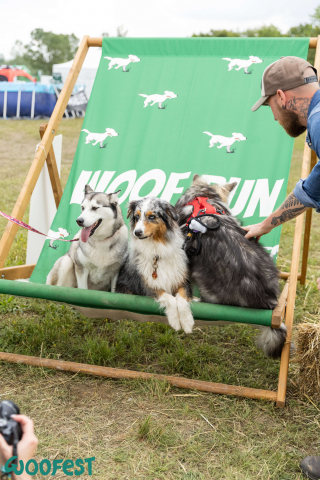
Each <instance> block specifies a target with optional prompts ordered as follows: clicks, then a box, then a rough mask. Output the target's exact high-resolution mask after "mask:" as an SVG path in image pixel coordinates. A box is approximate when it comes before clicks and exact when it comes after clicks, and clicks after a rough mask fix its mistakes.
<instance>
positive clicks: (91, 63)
mask: <svg viewBox="0 0 320 480" xmlns="http://www.w3.org/2000/svg"><path fill="white" fill-rule="evenodd" d="M100 58H101V49H100V48H94V49H91V50H89V51H88V55H87V56H86V58H85V61H84V62H83V67H82V69H81V71H80V73H79V76H78V80H77V83H78V84H81V85H85V92H86V95H87V98H89V97H90V95H91V90H92V87H93V84H94V79H95V77H96V73H97V70H98V67H99V62H100ZM72 64H73V60H70V62H66V63H57V64H55V65H53V66H52V73H56V74H61V80H62V82H63V83H64V82H65V81H66V79H67V77H68V74H69V72H70V68H71V67H72Z"/></svg>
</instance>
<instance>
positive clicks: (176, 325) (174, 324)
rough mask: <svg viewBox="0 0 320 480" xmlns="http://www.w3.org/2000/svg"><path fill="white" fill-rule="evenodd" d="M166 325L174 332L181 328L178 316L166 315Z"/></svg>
mask: <svg viewBox="0 0 320 480" xmlns="http://www.w3.org/2000/svg"><path fill="white" fill-rule="evenodd" d="M168 323H169V325H170V327H171V328H173V329H174V330H175V331H176V332H178V331H179V330H181V328H182V327H181V324H180V318H179V315H168Z"/></svg>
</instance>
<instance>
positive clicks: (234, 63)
mask: <svg viewBox="0 0 320 480" xmlns="http://www.w3.org/2000/svg"><path fill="white" fill-rule="evenodd" d="M222 60H227V62H230V63H229V65H228V72H230V71H231V70H232V69H233V67H238V68H236V70H240V69H241V68H244V73H248V74H250V73H252V72H248V67H251V65H253V64H254V63H262V62H263V60H261V58H259V57H254V56H253V55H250V56H249V60H239V59H238V58H235V59H234V60H232V58H223V59H222Z"/></svg>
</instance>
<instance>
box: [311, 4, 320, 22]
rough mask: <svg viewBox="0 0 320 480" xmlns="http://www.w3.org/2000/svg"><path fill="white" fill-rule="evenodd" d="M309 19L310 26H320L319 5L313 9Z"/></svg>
mask: <svg viewBox="0 0 320 480" xmlns="http://www.w3.org/2000/svg"><path fill="white" fill-rule="evenodd" d="M310 18H311V20H312V24H315V25H317V24H318V25H319V24H320V5H319V6H318V7H317V8H316V9H315V11H314V14H313V15H310Z"/></svg>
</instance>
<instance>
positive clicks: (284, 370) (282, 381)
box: [276, 143, 311, 407]
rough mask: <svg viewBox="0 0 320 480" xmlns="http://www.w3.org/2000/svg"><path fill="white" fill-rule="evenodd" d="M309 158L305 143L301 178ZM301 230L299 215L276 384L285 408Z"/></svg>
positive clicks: (307, 167) (308, 149)
mask: <svg viewBox="0 0 320 480" xmlns="http://www.w3.org/2000/svg"><path fill="white" fill-rule="evenodd" d="M310 156H311V150H310V148H309V146H308V144H307V143H305V146H304V152H303V161H302V169H301V178H306V177H307V175H308V173H309V164H310ZM302 230H303V215H299V216H298V217H297V218H296V226H295V231H294V238H293V247H292V259H291V274H290V278H289V291H288V300H287V309H286V327H287V340H286V343H285V344H284V347H283V349H282V354H281V362H280V372H279V383H278V392H277V402H276V405H277V407H284V406H285V398H286V391H287V381H288V368H289V356H290V345H291V334H292V324H293V316H294V304H295V299H296V291H297V282H298V270H299V259H300V248H301V239H302Z"/></svg>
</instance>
